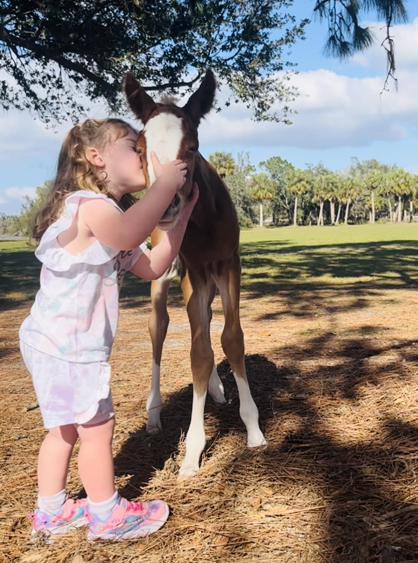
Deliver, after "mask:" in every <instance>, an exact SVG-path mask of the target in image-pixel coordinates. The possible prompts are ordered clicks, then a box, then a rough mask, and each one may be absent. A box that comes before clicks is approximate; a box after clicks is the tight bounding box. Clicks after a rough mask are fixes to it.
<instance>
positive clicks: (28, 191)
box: [2, 186, 36, 201]
mask: <svg viewBox="0 0 418 563" xmlns="http://www.w3.org/2000/svg"><path fill="white" fill-rule="evenodd" d="M2 193H3V195H5V196H6V197H7V198H8V199H18V200H20V201H23V198H24V197H25V196H29V197H34V196H35V194H36V187H33V186H31V187H24V188H3V190H2Z"/></svg>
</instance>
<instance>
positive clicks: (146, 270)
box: [130, 184, 199, 280]
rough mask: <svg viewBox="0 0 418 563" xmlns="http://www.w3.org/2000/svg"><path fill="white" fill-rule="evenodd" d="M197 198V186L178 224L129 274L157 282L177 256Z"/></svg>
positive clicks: (146, 252) (140, 258)
mask: <svg viewBox="0 0 418 563" xmlns="http://www.w3.org/2000/svg"><path fill="white" fill-rule="evenodd" d="M198 197H199V189H198V187H197V184H194V186H193V195H192V198H191V200H190V201H189V202H188V203H187V205H186V206H185V207H184V208H183V211H182V214H181V217H180V218H179V221H178V223H177V224H176V225H175V227H173V228H172V229H171V230H170V231H167V232H165V233H164V236H163V238H162V240H161V241H160V242H159V243H158V244H157V246H156V247H155V248H153V249H152V250H146V251H145V252H144V253H143V254H141V256H140V257H139V258H138V260H137V261H136V262H135V264H134V265H133V267H132V268H131V270H130V271H131V272H132V273H133V274H135V275H136V276H138V277H140V278H143V279H145V280H157V279H158V278H160V277H161V276H162V275H163V274H164V272H165V271H166V270H167V269H168V267H169V266H170V264H171V263H172V262H173V260H174V258H175V257H176V256H177V255H178V253H179V250H180V246H181V243H182V242H183V237H184V233H185V231H186V227H187V223H188V221H189V217H190V215H191V213H192V211H193V207H194V206H195V204H196V201H197V199H198Z"/></svg>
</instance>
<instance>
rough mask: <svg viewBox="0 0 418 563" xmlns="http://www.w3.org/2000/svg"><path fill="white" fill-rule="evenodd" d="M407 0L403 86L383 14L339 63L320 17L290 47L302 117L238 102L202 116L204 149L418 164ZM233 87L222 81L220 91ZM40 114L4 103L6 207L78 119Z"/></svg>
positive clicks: (413, 24) (298, 0)
mask: <svg viewBox="0 0 418 563" xmlns="http://www.w3.org/2000/svg"><path fill="white" fill-rule="evenodd" d="M313 5H314V0H295V6H294V7H293V8H292V11H293V13H295V15H296V16H298V17H300V18H302V17H311V16H312V9H313ZM408 10H409V15H410V22H409V23H408V24H407V25H402V26H397V27H395V28H394V30H393V35H394V37H395V41H396V54H397V66H398V71H397V76H398V78H399V92H398V93H396V92H395V89H394V87H393V86H392V87H391V92H390V93H384V94H383V95H380V92H381V90H382V86H383V81H384V78H385V69H386V58H385V53H384V50H383V48H381V47H380V43H381V38H380V37H381V36H382V33H383V32H382V30H381V28H382V25H381V24H380V25H379V24H377V23H373V22H372V23H371V25H372V26H373V29H374V30H375V33H376V35H377V40H376V42H375V45H374V46H373V47H372V48H371V49H370V50H368V51H367V52H365V53H363V54H361V55H356V56H355V57H354V58H353V59H352V60H350V61H349V62H345V63H340V62H339V61H337V60H335V59H330V58H326V57H324V56H323V55H322V53H321V51H322V48H323V45H324V42H325V39H326V26H325V24H321V23H319V22H318V21H315V20H314V21H312V23H311V24H310V25H309V26H308V27H307V29H306V40H305V41H300V42H298V43H297V44H296V45H295V46H294V47H293V49H292V55H291V57H290V60H291V61H292V62H297V63H298V67H297V70H298V71H299V74H298V75H297V76H296V77H295V78H294V83H295V85H297V86H298V87H299V90H300V92H301V96H300V97H299V98H298V100H297V101H296V103H295V104H294V107H295V109H297V111H298V114H297V115H295V116H294V117H293V118H292V119H293V125H291V126H286V125H283V124H275V123H256V122H254V121H252V120H251V116H250V114H249V112H248V110H246V108H245V107H244V106H243V105H241V104H237V105H235V104H234V105H233V106H231V107H230V108H227V109H224V110H223V111H222V112H220V113H212V114H211V115H210V116H209V117H208V118H207V119H206V120H205V121H204V122H203V123H202V125H201V127H200V143H201V152H202V154H203V155H204V156H205V157H207V156H208V155H209V154H210V153H211V152H214V151H228V152H232V153H233V154H234V156H236V155H237V153H238V152H241V151H245V152H249V153H250V158H251V162H252V163H253V164H254V165H258V163H259V162H260V161H263V160H266V159H267V158H269V157H271V156H281V157H282V158H285V159H287V160H289V161H290V162H292V163H293V164H294V165H295V166H298V167H304V166H305V165H306V163H312V164H317V163H318V162H320V161H322V162H323V163H324V165H325V166H327V167H328V168H330V169H333V170H340V169H342V168H345V167H347V166H348V165H349V164H350V159H351V157H353V156H356V157H358V158H359V159H361V160H363V159H370V158H376V159H378V160H380V161H382V162H385V163H387V164H397V165H399V166H402V167H404V168H406V169H407V170H409V171H411V172H417V173H418V156H417V152H418V151H417V147H418V94H417V92H418V2H412V1H409V3H408ZM370 17H371V16H370ZM226 96H227V92H226V91H225V89H223V90H221V91H220V92H219V94H218V99H219V101H220V102H221V103H222V99H223V98H225V97H226ZM105 115H106V106H105V104H104V103H103V104H98V105H97V106H95V107H94V108H93V109H92V111H91V112H90V116H92V117H104V116H105ZM34 117H35V116H33V115H31V114H30V113H29V112H17V111H9V112H3V113H0V212H4V213H9V214H12V213H18V212H19V210H20V207H21V204H22V198H23V196H24V195H25V194H27V195H32V194H33V193H34V190H35V188H36V186H38V185H41V184H42V183H43V182H44V181H45V180H47V179H51V178H53V176H54V171H55V166H56V159H57V155H58V151H59V147H60V144H61V142H62V140H63V138H64V136H65V133H66V132H67V131H68V129H69V128H70V127H71V123H64V124H63V125H60V126H58V127H57V128H56V130H55V131H52V130H47V129H45V127H44V126H43V125H42V123H40V122H39V121H37V120H36V119H34ZM124 117H128V118H129V116H124ZM131 121H132V119H131Z"/></svg>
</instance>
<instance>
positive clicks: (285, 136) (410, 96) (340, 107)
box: [200, 70, 418, 149]
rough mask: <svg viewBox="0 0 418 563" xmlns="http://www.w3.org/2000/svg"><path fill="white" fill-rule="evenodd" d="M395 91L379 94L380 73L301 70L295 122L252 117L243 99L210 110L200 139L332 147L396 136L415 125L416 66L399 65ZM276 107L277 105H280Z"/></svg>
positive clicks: (417, 103)
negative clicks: (351, 74)
mask: <svg viewBox="0 0 418 563" xmlns="http://www.w3.org/2000/svg"><path fill="white" fill-rule="evenodd" d="M399 80H400V82H401V84H402V85H403V88H402V89H400V91H399V92H398V93H395V92H389V93H386V92H385V93H384V94H383V95H380V91H381V87H382V83H383V79H382V77H381V76H379V77H375V78H350V77H348V76H343V75H339V74H336V73H335V72H331V71H328V70H316V71H311V72H302V73H300V74H298V75H296V76H295V77H294V78H293V79H292V82H293V83H294V84H295V85H296V86H297V87H298V88H299V91H300V97H299V98H298V99H297V100H296V102H295V103H294V109H296V110H297V111H298V114H297V115H294V116H292V117H291V119H292V121H293V125H291V126H290V127H288V126H284V125H282V124H280V125H278V124H275V123H269V122H263V123H254V122H252V121H251V116H250V114H249V111H248V110H246V109H245V108H244V107H243V105H242V104H239V105H240V110H241V111H236V114H235V115H234V117H231V115H230V113H229V111H228V110H224V111H222V112H221V113H218V114H217V113H213V114H211V115H210V116H209V117H208V119H207V120H206V121H204V122H203V124H202V126H201V132H200V138H201V143H202V144H208V145H216V144H221V143H222V144H223V145H225V144H236V145H240V146H245V147H248V148H249V147H251V146H287V147H289V146H291V147H298V148H311V149H319V148H323V149H325V148H335V147H342V146H366V145H370V144H371V143H373V142H374V141H382V140H383V141H385V140H386V141H396V140H398V139H402V138H405V137H407V136H408V134H409V131H408V128H409V127H410V126H414V125H418V96H417V95H416V92H417V91H418V70H417V71H416V72H412V71H402V72H400V73H399ZM278 109H279V108H278Z"/></svg>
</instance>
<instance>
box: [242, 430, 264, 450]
mask: <svg viewBox="0 0 418 563" xmlns="http://www.w3.org/2000/svg"><path fill="white" fill-rule="evenodd" d="M260 434H261V433H260ZM247 446H248V447H249V448H260V447H261V446H267V441H266V439H265V438H264V436H263V435H262V434H261V436H258V437H257V438H255V437H254V438H251V440H250V439H248V441H247Z"/></svg>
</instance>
